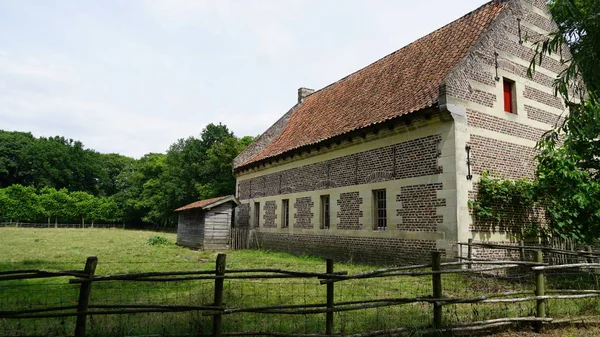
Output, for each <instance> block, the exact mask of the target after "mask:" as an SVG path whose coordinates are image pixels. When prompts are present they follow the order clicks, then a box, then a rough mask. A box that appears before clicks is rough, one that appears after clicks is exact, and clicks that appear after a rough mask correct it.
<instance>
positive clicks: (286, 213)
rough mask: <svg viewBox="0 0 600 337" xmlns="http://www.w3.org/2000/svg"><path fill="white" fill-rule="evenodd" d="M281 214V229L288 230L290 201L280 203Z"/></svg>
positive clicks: (284, 200) (285, 200)
mask: <svg viewBox="0 0 600 337" xmlns="http://www.w3.org/2000/svg"><path fill="white" fill-rule="evenodd" d="M281 209H282V210H281V212H282V216H281V218H282V219H283V224H282V226H283V228H288V227H290V201H289V199H283V200H282V202H281Z"/></svg>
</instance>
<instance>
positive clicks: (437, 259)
mask: <svg viewBox="0 0 600 337" xmlns="http://www.w3.org/2000/svg"><path fill="white" fill-rule="evenodd" d="M441 263H442V253H441V252H431V271H439V270H441ZM431 280H432V286H433V298H441V297H442V274H432V275H431ZM433 327H434V328H435V329H441V328H442V305H441V304H439V303H437V302H434V303H433Z"/></svg>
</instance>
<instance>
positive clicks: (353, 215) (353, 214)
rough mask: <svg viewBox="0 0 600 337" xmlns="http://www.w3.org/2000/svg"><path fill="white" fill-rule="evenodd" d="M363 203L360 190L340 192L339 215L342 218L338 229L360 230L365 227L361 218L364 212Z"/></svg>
mask: <svg viewBox="0 0 600 337" xmlns="http://www.w3.org/2000/svg"><path fill="white" fill-rule="evenodd" d="M362 203H363V200H362V198H361V197H360V196H359V194H358V192H348V193H342V194H340V198H339V199H338V201H337V204H338V205H339V206H340V211H339V212H338V213H337V217H338V218H339V219H340V220H339V224H338V225H337V229H341V230H360V229H363V223H362V221H361V218H362V216H363V212H362V211H361V210H360V208H361V205H362Z"/></svg>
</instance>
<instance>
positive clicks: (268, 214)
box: [263, 200, 277, 228]
mask: <svg viewBox="0 0 600 337" xmlns="http://www.w3.org/2000/svg"><path fill="white" fill-rule="evenodd" d="M264 212H265V215H264V224H263V227H264V228H277V224H276V223H275V220H277V203H275V201H272V200H270V201H266V202H265V206H264Z"/></svg>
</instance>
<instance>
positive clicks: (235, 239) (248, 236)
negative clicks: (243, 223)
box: [229, 228, 256, 250]
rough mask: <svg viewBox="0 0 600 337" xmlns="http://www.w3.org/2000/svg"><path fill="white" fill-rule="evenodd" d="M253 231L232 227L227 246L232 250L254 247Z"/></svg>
mask: <svg viewBox="0 0 600 337" xmlns="http://www.w3.org/2000/svg"><path fill="white" fill-rule="evenodd" d="M253 240H254V232H253V231H252V230H250V229H246V228H232V229H231V236H230V243H229V247H231V249H233V250H240V249H250V248H256V247H255V245H254V244H253Z"/></svg>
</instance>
